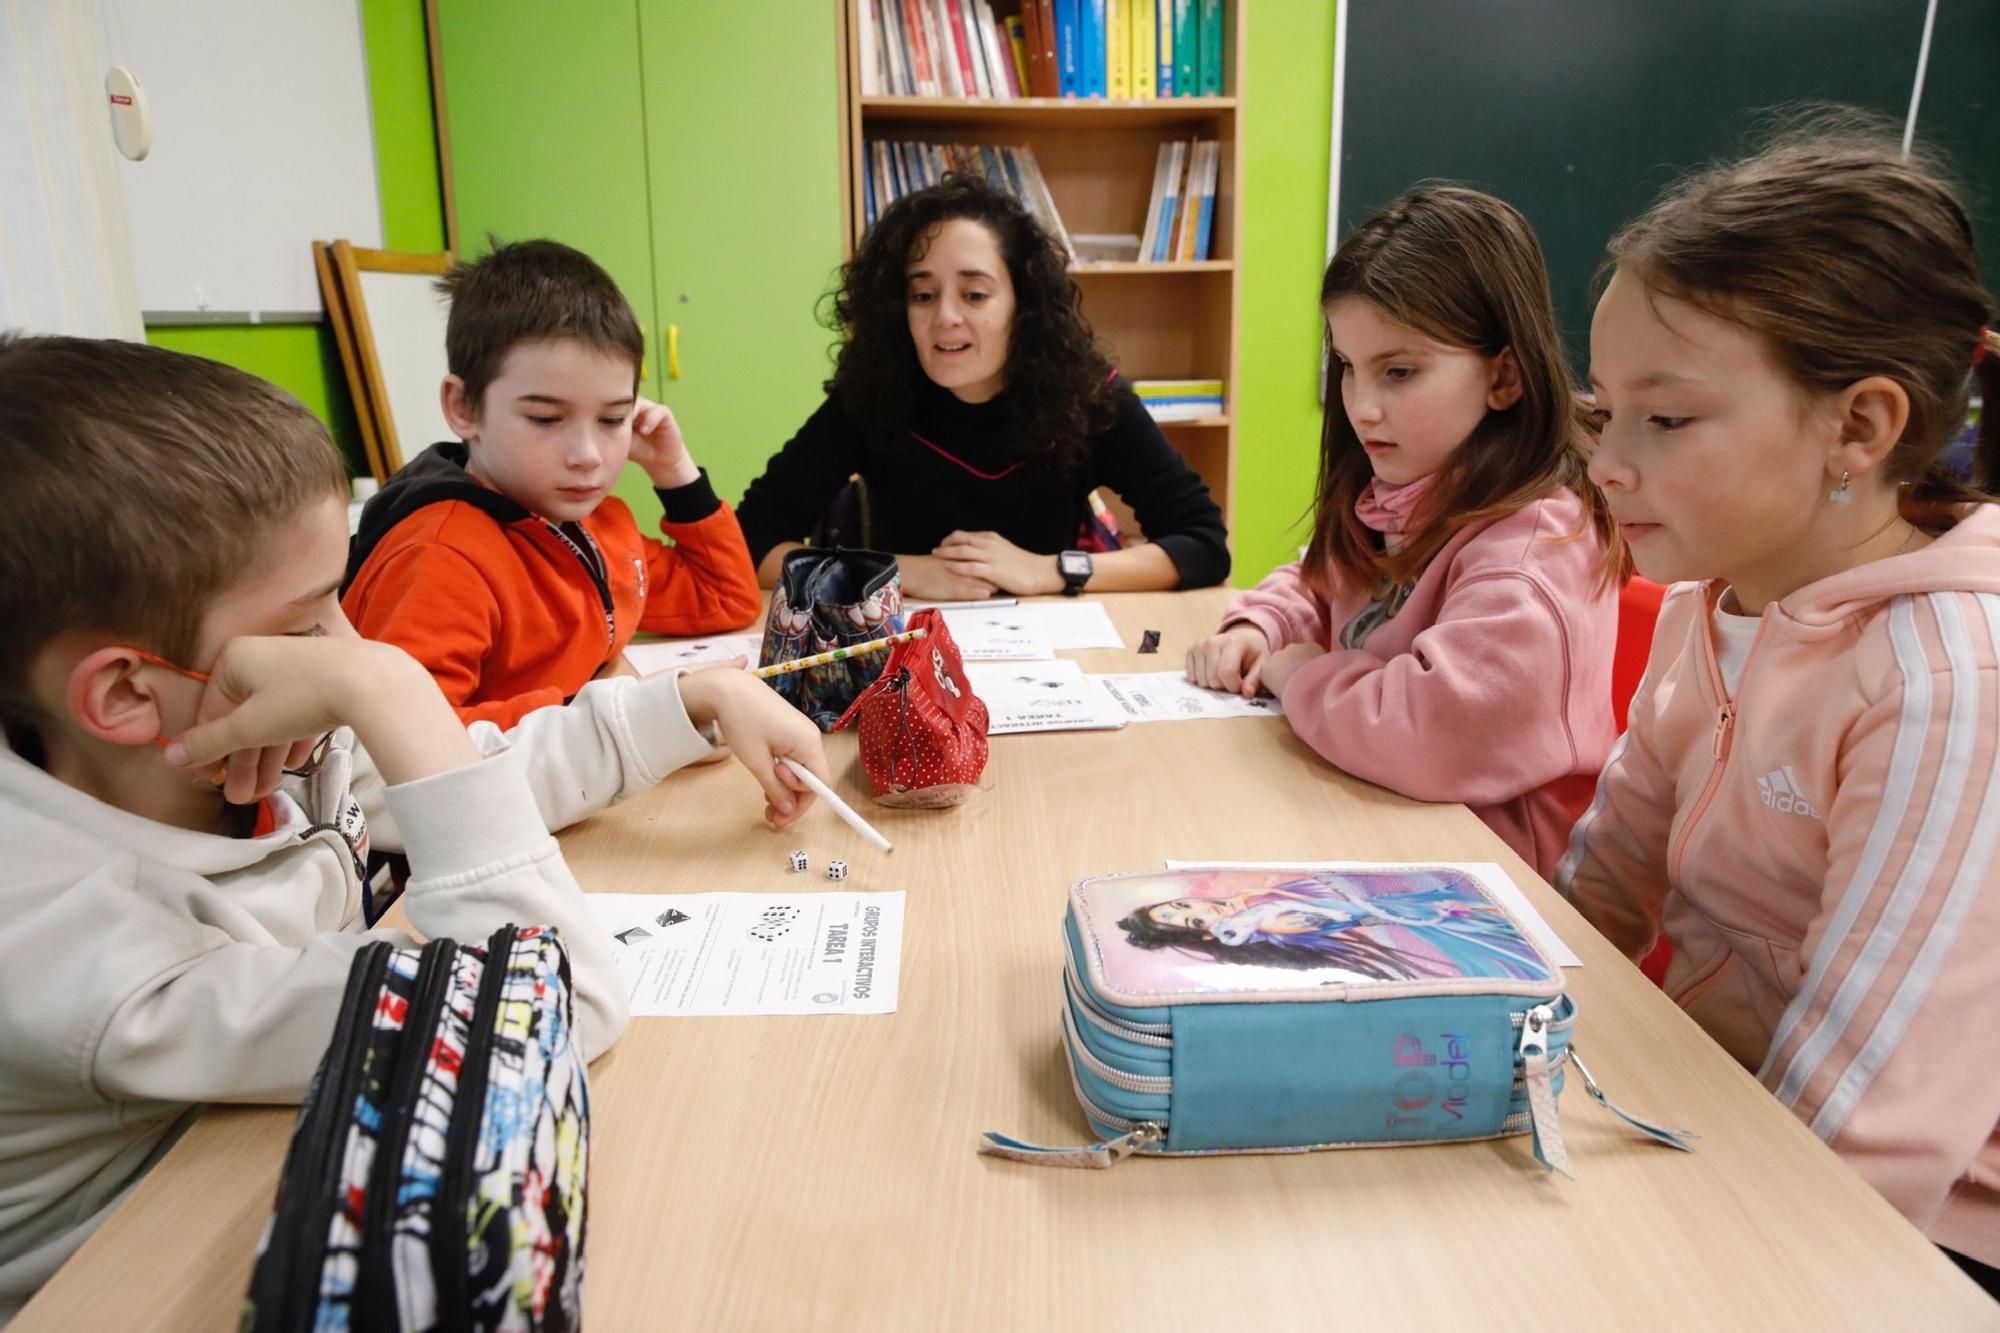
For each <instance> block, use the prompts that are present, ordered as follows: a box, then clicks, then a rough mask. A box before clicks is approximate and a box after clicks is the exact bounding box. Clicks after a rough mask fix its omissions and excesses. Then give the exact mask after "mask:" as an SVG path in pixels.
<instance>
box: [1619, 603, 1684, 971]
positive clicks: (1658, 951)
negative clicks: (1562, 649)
mask: <svg viewBox="0 0 2000 1333" xmlns="http://www.w3.org/2000/svg"><path fill="white" fill-rule="evenodd" d="M1666 595H1667V590H1666V589H1665V588H1663V587H1661V586H1660V585H1659V584H1657V583H1655V582H1653V581H1652V580H1651V579H1642V578H1640V577H1639V576H1638V575H1636V574H1635V575H1633V576H1632V578H1631V579H1630V580H1629V581H1628V582H1627V583H1626V584H1625V586H1624V587H1623V588H1620V589H1619V590H1618V641H1617V646H1616V647H1615V648H1614V649H1613V650H1612V656H1611V716H1612V717H1613V718H1614V719H1615V720H1616V721H1617V723H1618V730H1619V731H1620V732H1621V733H1623V732H1624V730H1625V719H1626V716H1627V715H1628V713H1629V712H1630V711H1631V708H1632V696H1633V695H1634V694H1636V693H1637V692H1638V689H1639V682H1640V680H1642V679H1643V678H1644V677H1645V674H1646V659H1647V658H1648V657H1650V656H1651V655H1652V652H1653V626H1654V625H1655V624H1656V623H1657V622H1658V621H1659V619H1660V599H1661V598H1663V597H1665V596H1666ZM1673 956H1674V946H1673V945H1671V944H1669V943H1667V938H1666V936H1664V935H1662V936H1661V937H1660V938H1659V940H1658V942H1657V943H1655V944H1654V945H1653V948H1652V951H1651V952H1650V953H1648V954H1647V955H1646V956H1645V957H1644V958H1643V959H1641V960H1640V962H1639V970H1640V971H1641V972H1643V973H1645V974H1646V979H1647V980H1648V981H1651V982H1652V983H1653V984H1654V985H1655V986H1662V987H1664V986H1665V985H1666V975H1667V964H1668V963H1669V962H1671V961H1672V960H1673Z"/></svg>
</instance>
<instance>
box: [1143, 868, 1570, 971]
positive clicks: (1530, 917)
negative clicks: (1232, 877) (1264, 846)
mask: <svg viewBox="0 0 2000 1333" xmlns="http://www.w3.org/2000/svg"><path fill="white" fill-rule="evenodd" d="M1406 864H1415V863H1414V862H1411V863H1406ZM1423 864H1424V865H1438V866H1445V867H1448V868H1450V869H1452V870H1459V871H1463V872H1464V873H1466V874H1468V875H1470V876H1472V877H1473V878H1474V879H1476V880H1478V881H1479V882H1480V883H1481V884H1484V885H1485V886H1486V887H1487V888H1488V889H1490V890H1491V891H1492V893H1493V896H1494V897H1495V898H1498V899H1499V900H1500V901H1501V902H1503V903H1505V904H1506V905H1507V910H1508V911H1510V912H1512V913H1513V914H1514V916H1515V917H1516V918H1517V919H1518V920H1519V921H1520V923H1521V925H1522V927H1523V928H1524V929H1526V931H1527V932H1528V934H1529V935H1531V936H1533V937H1534V940H1535V943H1536V944H1539V945H1540V946H1541V948H1542V952H1543V953H1545V954H1547V955H1548V956H1549V957H1550V958H1551V959H1553V960H1554V961H1555V963H1556V965H1557V966H1559V967H1582V966H1583V960H1582V959H1581V958H1578V957H1577V956H1576V951H1575V950H1574V949H1571V948H1570V947H1569V946H1568V945H1567V944H1564V943H1563V941H1562V936H1560V935H1558V934H1556V932H1555V927H1553V926H1551V925H1550V924H1549V923H1548V922H1547V921H1545V920H1543V919H1542V914H1541V913H1540V912H1537V911H1536V910H1535V905H1534V904H1533V903H1531V902H1529V901H1528V895H1527V894H1525V893H1523V892H1521V886H1520V885H1518V884H1516V883H1515V882H1514V879H1513V876H1511V875H1509V874H1508V873H1507V872H1506V871H1505V870H1502V869H1501V868H1500V867H1499V865H1497V864H1496V863H1494V862H1492V861H1425V862H1423ZM1396 866H1397V863H1396V862H1393V861H1173V860H1169V861H1168V862H1167V869H1169V870H1383V869H1395V868H1396Z"/></svg>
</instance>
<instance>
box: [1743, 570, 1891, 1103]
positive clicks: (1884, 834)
mask: <svg viewBox="0 0 2000 1333" xmlns="http://www.w3.org/2000/svg"><path fill="white" fill-rule="evenodd" d="M1914 625H1915V612H1914V611H1913V610H1912V609H1911V604H1910V598H1909V597H1908V596H1907V595H1905V596H1901V597H1896V598H1893V599H1891V601H1890V602H1889V642H1890V643H1891V644H1892V645H1893V646H1894V647H1895V649H1896V664H1897V666H1898V667H1900V668H1901V669H1902V672H1903V715H1902V718H1901V719H1900V720H1899V721H1898V723H1897V727H1896V743H1895V747H1894V748H1893V749H1892V751H1891V752H1890V756H1889V777H1888V780H1887V781H1886V782H1885V783H1884V785H1883V797H1882V806H1881V808H1880V809H1879V810H1877V811H1876V814H1875V825H1874V827H1873V828H1871V829H1870V830H1869V831H1868V841H1867V842H1866V843H1865V844H1863V846H1862V849H1861V859H1860V860H1859V861H1858V862H1856V863H1855V866H1854V874H1853V876H1852V878H1850V879H1849V880H1848V882H1847V887H1846V888H1845V889H1844V890H1842V891H1841V895H1840V903H1839V905H1838V906H1837V907H1835V908H1834V911H1833V917H1832V919H1831V920H1829V921H1828V922H1827V926H1826V933H1825V934H1824V935H1822V936H1821V937H1820V945H1819V948H1818V949H1816V950H1814V952H1813V956H1812V961H1811V962H1810V963H1809V964H1808V965H1807V967H1806V975H1805V981H1804V982H1803V983H1802V984H1801V985H1800V987H1799V993H1798V994H1797V995H1795V996H1793V997H1792V1002H1791V1003H1790V1004H1789V1005H1787V1006H1785V1013H1784V1016H1783V1017H1782V1018H1780V1019H1779V1020H1778V1028H1777V1031H1776V1032H1774V1033H1773V1034H1772V1035H1771V1049H1770V1050H1769V1051H1767V1052H1766V1053H1765V1055H1764V1065H1763V1068H1761V1069H1759V1070H1758V1071H1757V1077H1758V1078H1759V1079H1760V1080H1762V1081H1763V1082H1765V1083H1767V1084H1768V1083H1769V1082H1770V1081H1771V1076H1772V1074H1773V1073H1774V1072H1775V1071H1774V1068H1773V1065H1774V1062H1775V1061H1776V1060H1777V1058H1778V1052H1779V1051H1781V1050H1783V1049H1784V1047H1785V1043H1786V1042H1787V1041H1788V1040H1790V1038H1791V1035H1792V1032H1793V1030H1794V1029H1796V1028H1797V1027H1798V1025H1799V1023H1800V1022H1801V1021H1803V1019H1804V1018H1805V1014H1806V1011H1807V1010H1808V1009H1810V1008H1811V1007H1812V1004H1813V1001H1814V1000H1815V999H1816V998H1817V997H1818V994H1819V988H1820V985H1821V983H1823V982H1824V981H1825V980H1826V969H1827V967H1828V966H1829V965H1830V964H1831V962H1832V960H1833V957H1834V955H1835V954H1837V953H1839V952H1840V949H1841V946H1842V945H1844V944H1845V943H1846V942H1847V937H1848V935H1849V933H1850V932H1852V931H1853V929H1854V919H1855V918H1856V917H1857V916H1859V915H1860V913H1861V904H1862V902H1863V901H1865V900H1866V899H1867V897H1868V890H1869V888H1870V887H1871V886H1872V885H1873V884H1874V883H1875V881H1876V879H1877V878H1878V877H1879V876H1880V875H1881V873H1882V865H1883V863H1884V862H1885V861H1887V860H1888V857H1889V846H1890V844H1891V843H1893V842H1894V841H1895V838H1896V830H1897V829H1898V828H1901V827H1902V824H1903V815H1904V813H1905V812H1906V811H1907V810H1908V808H1909V799H1910V783H1911V781H1912V779H1913V778H1914V777H1915V776H1916V772H1917V764H1918V762H1919V761H1920V760H1921V759H1922V757H1923V743H1924V730H1925V728H1926V726H1927V725H1928V723H1929V721H1930V708H1931V702H1930V701H1931V676H1930V669H1929V668H1928V666H1926V665H1925V663H1924V660H1923V654H1922V653H1921V652H1919V651H1918V650H1917V647H1916V643H1915V633H1914ZM1906 640H1907V642H1908V644H1909V648H1908V651H1907V652H1906V651H1905V642H1906ZM1912 658H1914V659H1915V666H1914V667H1913V666H1912V665H1911V660H1912ZM1786 1104H1787V1105H1789V1104H1790V1099H1789V1098H1788V1099H1786Z"/></svg>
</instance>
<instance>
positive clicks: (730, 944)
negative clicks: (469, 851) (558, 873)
mask: <svg viewBox="0 0 2000 1333" xmlns="http://www.w3.org/2000/svg"><path fill="white" fill-rule="evenodd" d="M583 900H584V901H585V902H586V903H588V904H590V910H591V911H592V912H593V913H595V914H596V917H597V923H598V924H599V925H600V926H602V927H603V928H604V930H605V932H606V933H607V934H609V935H610V936H611V952H612V956H613V957H614V958H615V959H616V960H617V963H618V971H619V974H620V975H621V976H623V977H624V979H625V984H626V986H627V988H628V992H629V994H630V996H631V1000H632V1014H633V1016H634V1017H638V1018H646V1017H662V1016H666V1017H695V1016H701V1015H707V1016H719V1015H741V1014H893V1013H895V1012H896V979H897V974H898V972H899V970H900V968H901V965H902V952H903V894H902V892H901V891H900V890H899V891H897V892H894V893H587V894H585V895H584V898H583Z"/></svg>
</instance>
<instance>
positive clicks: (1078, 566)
mask: <svg viewBox="0 0 2000 1333" xmlns="http://www.w3.org/2000/svg"><path fill="white" fill-rule="evenodd" d="M1091 569H1092V565H1091V563H1090V552H1088V551H1064V552H1063V553H1062V554H1061V555H1059V556H1057V557H1056V572H1057V573H1059V574H1061V575H1062V581H1063V596H1065V597H1074V596H1076V595H1077V594H1078V593H1080V592H1082V591H1083V585H1084V584H1086V583H1088V582H1090V574H1091Z"/></svg>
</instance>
